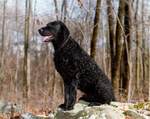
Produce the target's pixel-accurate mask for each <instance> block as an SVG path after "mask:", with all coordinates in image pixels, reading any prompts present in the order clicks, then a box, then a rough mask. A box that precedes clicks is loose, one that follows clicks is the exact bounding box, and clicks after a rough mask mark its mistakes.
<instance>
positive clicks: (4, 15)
mask: <svg viewBox="0 0 150 119" xmlns="http://www.w3.org/2000/svg"><path fill="white" fill-rule="evenodd" d="M3 1H4V2H3V19H2V36H1V40H2V43H1V62H0V68H2V65H3V64H4V51H5V50H4V48H5V42H4V41H5V25H6V22H5V21H6V3H7V0H3Z"/></svg>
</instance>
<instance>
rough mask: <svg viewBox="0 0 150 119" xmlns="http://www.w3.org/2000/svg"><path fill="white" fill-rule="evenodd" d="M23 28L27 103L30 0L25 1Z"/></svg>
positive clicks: (24, 77)
mask: <svg viewBox="0 0 150 119" xmlns="http://www.w3.org/2000/svg"><path fill="white" fill-rule="evenodd" d="M25 9H26V10H25V26H24V64H23V98H24V99H25V103H28V98H29V92H30V89H29V88H30V76H29V75H30V59H29V58H30V57H29V53H28V52H29V38H30V31H29V29H30V28H29V25H30V16H31V0H26V6H25Z"/></svg>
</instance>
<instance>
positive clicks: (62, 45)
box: [58, 35, 71, 51]
mask: <svg viewBox="0 0 150 119" xmlns="http://www.w3.org/2000/svg"><path fill="white" fill-rule="evenodd" d="M70 37H71V36H70V35H69V36H68V38H67V40H65V42H63V43H62V44H61V46H60V48H59V49H58V51H59V50H60V49H62V48H63V47H64V46H65V45H66V44H67V42H68V41H69V39H70Z"/></svg>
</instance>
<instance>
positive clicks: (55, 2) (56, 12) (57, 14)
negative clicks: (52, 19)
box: [54, 0, 58, 20]
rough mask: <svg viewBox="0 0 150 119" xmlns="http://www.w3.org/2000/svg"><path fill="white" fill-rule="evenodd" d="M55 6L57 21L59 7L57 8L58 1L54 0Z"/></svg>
mask: <svg viewBox="0 0 150 119" xmlns="http://www.w3.org/2000/svg"><path fill="white" fill-rule="evenodd" d="M54 4H55V14H56V20H58V6H57V0H54Z"/></svg>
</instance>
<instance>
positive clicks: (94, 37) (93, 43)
mask: <svg viewBox="0 0 150 119" xmlns="http://www.w3.org/2000/svg"><path fill="white" fill-rule="evenodd" d="M100 7H101V0H97V3H96V11H95V18H94V28H93V34H92V39H91V52H90V55H91V57H92V58H94V59H95V55H96V42H97V37H98V31H99V20H100Z"/></svg>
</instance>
